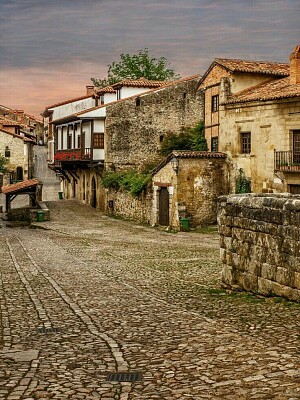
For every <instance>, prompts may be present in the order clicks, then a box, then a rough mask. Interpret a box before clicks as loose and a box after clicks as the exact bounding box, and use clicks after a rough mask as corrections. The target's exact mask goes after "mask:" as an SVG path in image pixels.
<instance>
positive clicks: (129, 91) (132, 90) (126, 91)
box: [121, 86, 151, 99]
mask: <svg viewBox="0 0 300 400" xmlns="http://www.w3.org/2000/svg"><path fill="white" fill-rule="evenodd" d="M149 90H151V88H140V87H127V86H125V87H122V88H121V99H125V98H126V97H130V96H135V95H136V94H140V93H144V92H148V91H149Z"/></svg>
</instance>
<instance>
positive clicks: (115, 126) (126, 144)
mask: <svg viewBox="0 0 300 400" xmlns="http://www.w3.org/2000/svg"><path fill="white" fill-rule="evenodd" d="M197 84H198V79H192V80H186V81H183V82H180V83H177V84H175V85H171V86H168V87H166V88H162V89H160V90H159V91H157V92H153V93H149V94H146V95H143V94H141V95H140V96H138V97H139V99H140V105H136V98H130V99H128V100H124V101H122V102H121V103H116V104H114V105H111V106H109V107H107V111H106V135H105V137H106V143H105V148H106V161H107V163H108V165H109V163H113V164H114V165H115V166H116V168H117V169H126V168H128V167H130V166H137V167H139V166H141V165H143V164H147V163H151V162H158V161H159V159H161V156H160V155H159V150H160V146H161V139H162V136H164V135H166V134H167V133H168V132H174V133H178V132H180V129H181V128H182V127H193V126H196V125H197V123H199V121H200V120H202V119H203V94H202V93H201V92H200V91H197Z"/></svg>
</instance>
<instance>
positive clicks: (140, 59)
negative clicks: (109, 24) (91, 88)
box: [91, 48, 180, 87]
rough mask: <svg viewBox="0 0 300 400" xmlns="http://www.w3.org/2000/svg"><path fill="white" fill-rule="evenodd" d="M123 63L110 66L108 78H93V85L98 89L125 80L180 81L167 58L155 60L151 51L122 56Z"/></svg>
mask: <svg viewBox="0 0 300 400" xmlns="http://www.w3.org/2000/svg"><path fill="white" fill-rule="evenodd" d="M120 59H121V61H119V62H115V61H114V62H112V63H111V64H110V65H108V72H107V78H104V79H97V78H91V80H92V82H93V84H94V85H95V86H98V87H105V86H109V85H113V84H114V83H117V82H119V81H122V80H123V79H140V78H146V79H149V80H156V81H166V80H172V79H178V78H180V76H179V75H178V74H176V73H175V72H174V71H173V69H171V68H169V64H168V61H167V59H166V58H165V57H160V58H155V57H152V56H151V55H150V54H149V50H148V49H147V48H145V49H144V50H139V51H138V53H137V54H133V55H130V54H128V53H127V54H121V55H120Z"/></svg>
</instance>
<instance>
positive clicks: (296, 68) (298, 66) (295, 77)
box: [290, 45, 300, 85]
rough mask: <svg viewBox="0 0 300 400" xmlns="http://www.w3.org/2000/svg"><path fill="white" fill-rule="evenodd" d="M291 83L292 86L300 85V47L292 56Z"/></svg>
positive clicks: (297, 47)
mask: <svg viewBox="0 0 300 400" xmlns="http://www.w3.org/2000/svg"><path fill="white" fill-rule="evenodd" d="M290 82H291V84H292V85H295V84H297V83H300V45H299V46H296V48H295V50H294V52H293V53H292V54H291V55H290Z"/></svg>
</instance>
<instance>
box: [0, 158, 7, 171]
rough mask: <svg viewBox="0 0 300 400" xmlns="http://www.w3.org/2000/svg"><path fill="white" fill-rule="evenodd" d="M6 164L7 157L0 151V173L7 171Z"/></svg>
mask: <svg viewBox="0 0 300 400" xmlns="http://www.w3.org/2000/svg"><path fill="white" fill-rule="evenodd" d="M7 164H8V159H7V158H6V157H4V156H3V155H2V154H1V153H0V173H2V174H5V173H6V172H7V171H8V170H7V168H6V165H7Z"/></svg>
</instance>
